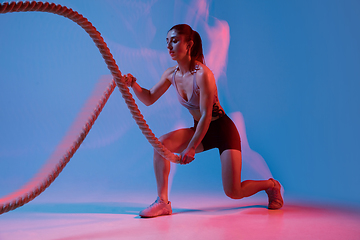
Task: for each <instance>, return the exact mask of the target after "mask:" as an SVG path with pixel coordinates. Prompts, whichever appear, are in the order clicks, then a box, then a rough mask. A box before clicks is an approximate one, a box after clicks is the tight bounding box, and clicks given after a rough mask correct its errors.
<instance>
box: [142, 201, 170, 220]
mask: <svg viewBox="0 0 360 240" xmlns="http://www.w3.org/2000/svg"><path fill="white" fill-rule="evenodd" d="M171 214H172V210H171V202H170V201H169V202H167V203H166V202H164V201H163V200H161V199H160V198H159V197H158V198H157V199H156V201H155V202H154V203H153V204H151V205H150V206H149V207H147V208H145V209H144V210H142V211H141V212H140V213H139V216H140V217H143V218H151V217H157V216H162V215H171Z"/></svg>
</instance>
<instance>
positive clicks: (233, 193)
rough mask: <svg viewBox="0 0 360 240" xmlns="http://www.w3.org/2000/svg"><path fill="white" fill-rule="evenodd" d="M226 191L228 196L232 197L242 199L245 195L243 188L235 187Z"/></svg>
mask: <svg viewBox="0 0 360 240" xmlns="http://www.w3.org/2000/svg"><path fill="white" fill-rule="evenodd" d="M224 192H225V194H226V196H228V197H229V198H231V199H241V198H243V197H244V195H243V194H242V191H241V189H234V188H231V189H224Z"/></svg>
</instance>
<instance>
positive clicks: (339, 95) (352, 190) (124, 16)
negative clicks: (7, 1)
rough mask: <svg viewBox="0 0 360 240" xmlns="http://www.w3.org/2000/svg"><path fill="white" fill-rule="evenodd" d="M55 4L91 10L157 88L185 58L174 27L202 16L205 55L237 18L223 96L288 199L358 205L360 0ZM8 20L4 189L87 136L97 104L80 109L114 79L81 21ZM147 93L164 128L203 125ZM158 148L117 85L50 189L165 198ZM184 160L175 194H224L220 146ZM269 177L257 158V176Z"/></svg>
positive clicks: (123, 62)
mask: <svg viewBox="0 0 360 240" xmlns="http://www.w3.org/2000/svg"><path fill="white" fill-rule="evenodd" d="M1 2H4V1H1ZM56 3H59V4H62V5H66V6H68V7H70V8H72V9H74V10H76V11H78V12H79V13H81V14H83V15H84V16H85V17H86V18H88V19H89V20H90V21H91V22H92V23H93V25H94V26H95V27H96V28H97V29H98V31H99V32H100V33H101V34H102V36H103V37H104V39H105V41H106V42H107V44H108V46H109V48H110V50H111V52H112V54H113V55H114V58H115V60H116V61H117V63H118V65H119V67H120V70H121V71H122V72H123V73H128V72H130V73H132V74H133V75H134V76H136V77H137V79H138V81H139V83H140V84H141V85H142V86H144V87H147V88H150V87H151V86H152V85H153V84H155V83H156V82H157V80H158V79H159V78H160V76H161V74H162V72H163V71H164V70H165V69H166V68H167V67H170V66H173V65H175V62H172V61H171V59H170V57H169V56H168V55H167V50H166V44H165V37H166V32H167V30H168V29H170V28H171V26H173V25H174V24H177V23H183V22H186V23H188V24H190V25H192V26H193V27H194V29H196V30H198V31H199V32H200V34H201V36H202V38H203V42H204V50H205V54H206V53H207V52H209V49H211V47H214V46H213V45H211V38H210V37H209V35H207V30H208V28H211V27H214V26H217V24H218V23H219V22H221V23H223V24H225V25H224V26H225V29H226V26H228V29H229V33H230V35H229V36H230V44H229V46H228V52H227V53H226V52H225V53H223V54H225V57H226V59H225V60H226V61H225V62H224V63H225V64H226V65H225V67H223V68H222V72H219V73H218V74H216V75H217V77H218V90H219V96H220V100H221V103H222V105H223V107H224V108H225V111H226V112H227V113H229V114H230V113H234V112H241V114H242V116H243V119H244V122H245V127H246V137H247V140H248V144H249V146H250V148H251V149H252V150H253V151H254V152H257V153H258V154H260V155H261V156H262V158H263V159H265V161H266V163H267V165H268V167H269V169H270V170H271V173H272V175H273V176H274V177H275V178H276V179H278V180H279V181H280V182H281V183H282V184H283V186H284V188H285V196H287V197H289V198H290V197H294V198H297V199H307V200H314V201H325V202H331V203H343V204H349V205H357V206H359V202H360V194H359V191H358V189H359V187H358V185H359V183H360V176H359V173H358V169H359V166H360V163H359V162H360V161H359V160H360V157H359V152H358V149H359V146H360V140H359V137H358V136H359V135H360V126H359V124H358V123H359V120H360V106H359V103H360V97H359V94H358V92H359V90H360V81H359V80H360V68H359V66H360V45H359V42H360V30H359V24H360V3H359V1H351V0H347V1H332V0H330V1H318V0H315V1H181V0H176V1H167V0H158V1H145V0H142V1H140V0H139V1H110V0H109V1H70V0H59V1H57V2H56ZM204 10H206V11H205V13H204ZM0 24H1V32H0V61H1V64H0V92H1V94H0V110H1V115H0V123H1V124H0V161H1V167H0V197H1V196H5V195H7V194H9V193H11V192H13V191H15V190H17V189H19V188H21V186H23V185H24V184H25V183H27V182H28V181H29V180H31V179H32V178H33V177H34V176H35V174H36V173H37V172H38V171H39V169H41V167H42V166H43V165H44V164H45V163H46V162H47V159H49V158H50V156H52V154H53V153H54V151H55V150H56V149H57V147H59V144H60V143H61V140H62V139H63V138H64V137H65V136H68V135H66V134H70V135H71V134H72V135H74V136H76V133H77V132H76V131H69V128H70V127H71V126H72V124H74V121H75V119H81V121H82V120H84V121H85V120H86V117H84V116H87V112H86V111H85V113H84V112H83V114H80V118H77V116H79V113H80V112H81V111H83V110H82V109H83V106H84V104H85V103H86V102H87V100H88V99H92V96H94V94H93V92H94V91H95V92H96V93H98V92H100V93H101V92H102V91H103V90H105V88H106V83H108V82H109V80H110V79H111V76H110V75H109V74H110V72H109V70H108V69H107V67H106V65H105V63H104V61H103V60H102V58H101V55H100V53H99V51H98V50H97V48H96V47H95V45H94V43H93V42H92V40H91V39H90V37H89V36H88V35H87V34H86V32H85V31H84V30H82V29H81V28H80V27H79V26H78V25H76V24H75V23H73V22H72V21H70V20H69V19H66V18H64V17H60V16H56V15H53V14H49V13H37V12H29V13H8V14H0ZM221 37H224V38H226V37H227V36H226V34H225V35H223V36H222V35H221ZM225 42H226V41H225ZM215 46H216V45H215ZM226 50H227V49H226ZM226 54H227V55H226ZM215 65H216V64H215ZM99 83H103V84H99ZM104 86H105V87H104ZM95 95H96V94H95ZM137 102H138V105H139V107H140V109H141V111H142V112H143V114H144V116H145V119H146V120H147V121H148V123H149V125H150V127H151V128H152V130H153V131H154V133H155V134H156V135H157V136H161V135H162V134H164V133H166V132H168V131H171V130H172V129H174V128H176V127H179V126H190V125H191V124H192V119H191V117H190V116H189V114H187V113H186V110H185V109H183V108H182V107H181V106H180V105H179V104H178V103H177V99H176V98H175V97H174V91H173V89H170V90H169V91H168V92H167V93H166V94H165V95H164V96H163V97H162V98H161V99H160V100H159V101H158V102H157V103H156V104H154V105H153V106H151V107H145V106H144V105H143V104H142V103H141V102H139V101H137ZM81 121H80V122H81ZM242 137H243V136H242ZM244 137H245V136H244ZM152 151H153V150H152V147H151V146H150V144H149V143H147V141H146V139H145V138H144V137H143V135H142V134H141V132H140V130H139V129H138V128H137V126H136V125H135V122H134V120H133V119H132V118H131V115H130V113H129V111H128V110H127V107H126V105H125V103H124V100H123V99H122V98H121V95H120V93H119V91H118V90H117V89H116V90H115V91H114V93H113V94H112V96H111V97H110V99H109V102H108V103H107V105H106V106H105V108H104V110H103V112H102V113H101V114H100V117H99V119H98V120H97V122H96V123H95V125H94V127H93V129H92V130H91V132H90V134H89V136H88V138H87V139H86V140H85V142H84V143H83V145H82V146H81V147H80V149H79V151H78V152H77V153H76V154H75V156H74V157H73V159H72V160H71V161H70V163H69V165H68V166H67V167H66V168H65V170H64V172H63V173H62V174H61V175H60V176H59V178H58V179H57V180H56V181H55V182H54V184H53V185H52V186H51V187H50V188H49V189H48V190H47V191H46V192H45V193H44V194H43V195H41V196H40V197H39V198H43V199H58V200H68V201H71V200H72V199H77V198H78V199H80V198H90V197H91V196H92V197H94V196H97V198H98V199H105V198H106V197H108V196H113V195H115V196H116V195H119V194H130V195H131V194H133V195H139V194H140V195H141V194H142V193H149V194H154V196H155V193H156V185H155V178H154V175H153V169H152ZM174 170H176V171H173V173H172V176H174V182H173V185H172V193H202V192H204V193H205V192H206V193H211V194H222V184H221V175H220V162H219V156H218V153H217V150H211V151H209V152H206V153H202V154H199V155H198V156H197V157H196V161H194V162H193V163H191V164H190V165H188V166H176V167H174ZM264 175H266V174H262V173H259V171H258V170H256V167H254V166H251V164H246V159H244V168H243V176H244V178H259V176H264ZM224 197H225V196H224Z"/></svg>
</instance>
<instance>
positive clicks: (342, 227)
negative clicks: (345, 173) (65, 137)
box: [0, 195, 360, 240]
mask: <svg viewBox="0 0 360 240" xmlns="http://www.w3.org/2000/svg"><path fill="white" fill-rule="evenodd" d="M107 199H111V197H110V198H107ZM114 199H115V198H114ZM117 199H119V198H117ZM149 199H150V197H146V198H144V197H141V198H140V197H135V196H133V197H132V199H129V198H128V199H127V200H128V201H120V202H119V201H117V202H116V201H113V202H101V201H100V202H99V201H94V202H92V201H87V202H84V201H82V202H81V201H77V202H75V203H71V202H69V203H54V202H53V203H49V202H48V203H46V202H41V199H40V201H39V200H34V201H33V202H31V203H29V204H27V205H26V206H23V207H22V208H20V209H18V210H15V211H12V212H8V213H5V214H3V215H0V239H1V240H7V239H22V240H26V239H64V240H65V239H67V240H75V239H76V240H85V239H248V240H251V239H272V240H273V239H334V240H335V239H336V240H338V239H344V240H350V239H360V212H359V211H358V210H354V209H353V210H349V209H343V210H339V209H335V208H330V207H329V206H328V207H320V206H314V205H313V206H311V205H308V204H307V205H305V204H299V203H296V202H295V201H291V200H289V201H287V203H286V205H285V206H284V208H283V209H281V210H276V211H270V210H267V209H266V206H265V205H266V201H265V199H264V196H263V195H260V196H256V197H252V198H249V199H245V200H238V201H235V200H231V199H227V198H226V197H224V196H205V195H202V196H194V195H187V196H173V197H172V205H173V210H174V214H173V215H172V216H166V217H158V218H153V219H141V218H139V217H138V216H137V213H138V212H139V211H140V210H141V209H142V208H143V207H145V206H146V205H147V203H148V202H149V201H151V200H149Z"/></svg>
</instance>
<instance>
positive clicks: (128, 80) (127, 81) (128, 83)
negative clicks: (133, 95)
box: [123, 73, 136, 87]
mask: <svg viewBox="0 0 360 240" xmlns="http://www.w3.org/2000/svg"><path fill="white" fill-rule="evenodd" d="M123 77H124V80H125V84H126V86H128V87H132V86H133V85H134V82H136V78H135V77H134V76H133V75H131V74H130V73H128V74H126V75H124V76H123Z"/></svg>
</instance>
